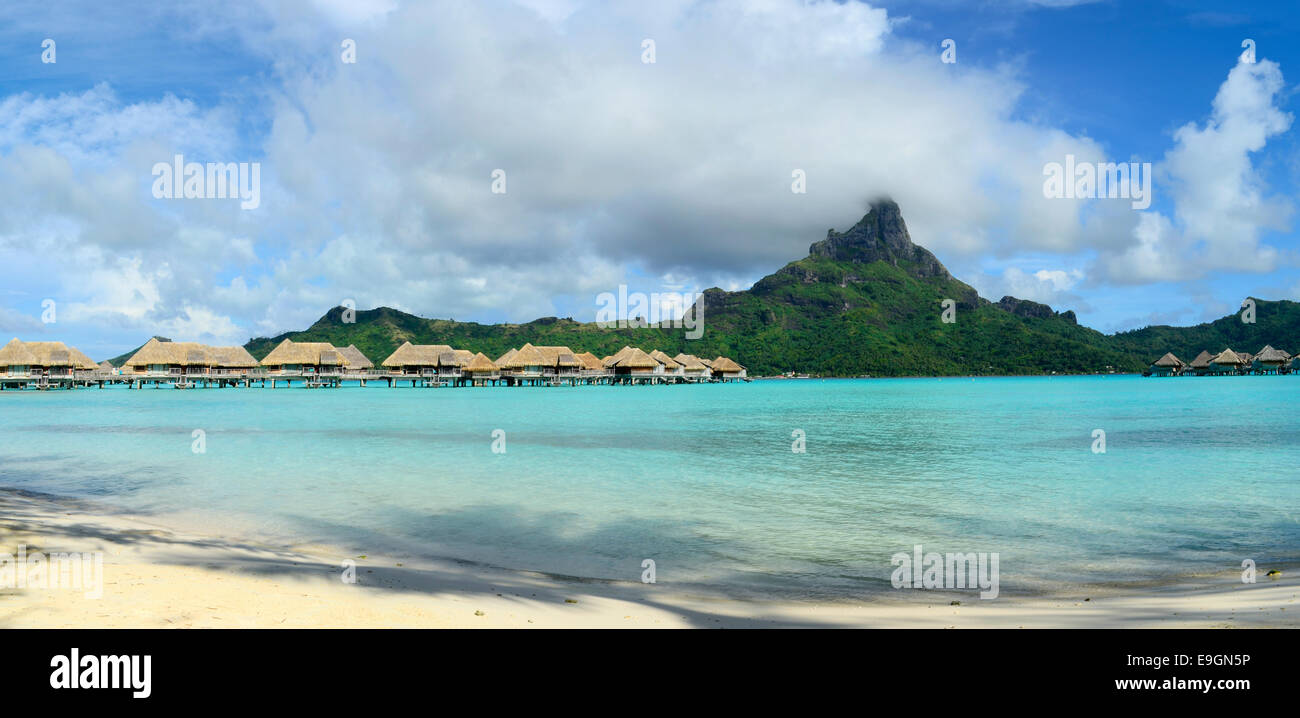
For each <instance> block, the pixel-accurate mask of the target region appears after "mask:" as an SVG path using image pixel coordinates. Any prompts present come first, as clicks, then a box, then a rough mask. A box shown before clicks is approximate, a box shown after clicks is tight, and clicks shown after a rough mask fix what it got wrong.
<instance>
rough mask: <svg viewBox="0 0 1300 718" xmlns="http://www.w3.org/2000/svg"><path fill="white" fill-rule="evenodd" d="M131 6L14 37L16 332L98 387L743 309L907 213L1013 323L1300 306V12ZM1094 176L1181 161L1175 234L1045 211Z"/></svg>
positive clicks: (5, 185)
mask: <svg viewBox="0 0 1300 718" xmlns="http://www.w3.org/2000/svg"><path fill="white" fill-rule="evenodd" d="M101 5H102V4H99V3H90V2H84V3H80V2H73V3H66V4H60V5H58V6H53V5H49V4H38V3H18V4H12V3H11V4H7V5H6V6H5V7H4V8H3V9H0V67H3V69H4V73H3V75H0V77H2V78H3V79H2V80H0V252H3V254H4V256H5V257H6V262H5V263H4V265H3V266H0V280H2V281H3V283H4V286H5V290H4V292H3V294H2V296H3V297H4V299H3V301H2V302H0V331H4V332H5V333H6V334H9V335H18V336H21V337H24V338H28V339H52V338H57V339H63V340H66V341H70V342H71V343H74V344H77V345H78V346H80V347H81V348H83V349H84V350H85V351H87V352H88V353H90V354H91V355H92V356H95V357H97V358H103V357H105V356H111V355H113V354H117V353H119V352H121V351H125V350H126V349H129V348H131V347H134V346H136V345H138V344H140V343H141V342H142V341H143V340H144V339H145V338H147V337H148V336H150V335H152V334H155V333H158V334H163V335H166V336H170V337H172V338H174V339H178V340H180V339H189V340H199V341H208V342H214V343H242V342H243V341H245V340H247V339H248V338H249V337H251V336H263V335H270V334H274V333H277V332H280V331H285V330H290V329H298V328H303V327H305V326H307V325H308V324H310V323H311V322H312V321H314V320H315V319H316V318H317V317H319V316H320V315H321V314H322V313H324V311H325V310H326V309H328V308H329V307H331V306H334V305H336V304H339V303H340V302H343V301H344V300H352V301H354V302H355V303H356V304H357V306H359V307H362V308H367V307H371V306H377V305H388V306H395V307H398V308H401V309H404V310H407V311H412V312H415V313H417V314H420V315H423V316H436V317H453V318H455V319H460V320H477V321H484V322H491V321H527V320H529V319H532V318H535V317H538V316H546V315H559V316H574V317H576V318H578V319H584V320H591V319H592V318H594V314H595V311H596V309H597V308H598V303H597V301H596V297H597V296H598V295H599V294H600V293H602V292H607V291H615V292H616V291H617V287H618V285H619V284H628V285H630V286H631V287H632V289H633V290H637V289H640V290H643V291H646V292H652V291H700V290H702V289H704V288H706V287H709V286H715V285H716V286H722V287H724V288H727V289H742V288H746V287H747V286H749V284H751V283H752V282H753V281H754V280H756V279H758V278H759V277H761V276H763V275H764V274H767V273H769V272H771V271H773V270H775V269H777V268H779V267H780V266H781V265H782V264H784V263H785V262H787V261H790V260H793V259H797V258H799V257H801V256H803V254H804V253H805V252H806V249H807V246H808V244H810V243H811V242H813V241H816V240H818V239H820V238H822V237H823V236H824V235H825V231H826V229H827V228H831V227H833V228H836V229H840V230H843V229H846V228H847V227H848V226H849V225H851V224H852V223H853V222H854V221H856V220H857V219H858V218H859V217H860V216H861V214H862V212H863V211H864V206H865V202H866V201H867V199H869V198H870V197H872V196H875V195H878V194H882V193H887V194H890V195H891V196H893V197H894V198H895V199H897V200H898V201H899V203H900V205H902V208H903V212H904V216H905V217H906V219H907V221H908V223H909V226H910V228H911V229H912V234H913V238H914V239H915V240H916V241H917V242H918V243H920V244H923V245H925V246H927V247H929V248H930V249H931V250H933V251H934V252H935V253H936V254H937V255H938V256H939V258H940V259H941V260H942V261H944V262H945V264H947V265H948V266H949V268H950V269H951V270H952V271H953V273H954V274H955V275H956V276H958V277H959V278H961V279H963V280H965V281H967V282H970V283H971V284H973V285H974V286H975V287H976V288H977V289H979V290H980V292H981V294H983V295H984V296H986V297H989V298H991V299H994V300H996V299H998V298H999V297H1000V296H1002V295H1003V294H1013V295H1015V296H1020V297H1024V298H1030V299H1035V300H1038V301H1045V302H1048V303H1050V304H1052V305H1053V306H1054V307H1056V308H1057V309H1061V310H1064V309H1073V310H1075V311H1076V312H1077V313H1078V315H1079V317H1080V320H1081V321H1082V322H1083V323H1085V324H1087V325H1089V326H1093V327H1096V328H1098V329H1102V330H1103V331H1115V330H1119V329H1127V328H1134V327H1139V326H1143V325H1146V324H1150V323H1174V324H1190V323H1196V322H1200V321H1205V320H1208V319H1212V318H1216V317H1218V316H1222V315H1224V314H1226V313H1228V312H1231V311H1233V309H1235V308H1236V307H1237V306H1238V305H1239V304H1240V302H1241V299H1242V298H1244V297H1245V296H1248V295H1254V296H1261V297H1265V298H1270V299H1276V298H1286V299H1297V298H1300V271H1297V267H1296V251H1295V250H1296V234H1295V223H1294V216H1293V205H1294V202H1295V200H1296V198H1297V188H1298V187H1300V154H1298V152H1297V144H1296V139H1295V131H1294V129H1293V127H1292V125H1293V120H1292V115H1293V114H1294V113H1295V105H1296V101H1295V96H1296V92H1295V91H1296V85H1295V82H1294V79H1293V78H1294V77H1295V76H1296V75H1297V73H1298V72H1300V70H1298V69H1297V68H1300V57H1297V55H1300V49H1297V46H1296V43H1294V42H1293V41H1288V38H1294V37H1296V36H1297V30H1300V17H1298V15H1300V13H1297V12H1296V11H1295V10H1294V9H1293V8H1292V7H1291V5H1290V4H1288V3H1249V4H1243V6H1236V5H1234V4H1228V3H1207V2H1177V3H1175V2H1162V1H1148V2H1122V1H1118V0H1116V1H1110V2H1084V3H1068V2H1031V1H1029V0H1023V1H1017V0H1008V1H1005V2H949V1H947V0H928V1H926V0H922V1H919V2H881V3H874V4H865V3H858V2H848V3H835V2H799V1H798V0H754V1H753V2H748V3H741V2H729V1H727V0H716V1H710V2H699V1H692V0H666V1H665V2H662V3H654V4H649V5H650V7H646V5H647V4H645V3H618V2H614V3H609V2H606V3H595V2H592V3H588V2H582V1H581V0H517V1H514V2H512V1H508V0H501V1H499V2H483V3H474V4H472V5H465V4H463V3H462V4H448V3H405V2H399V1H398V0H356V1H354V2H343V1H342V0H291V1H290V2H286V3H276V4H261V3H252V2H233V3H222V4H220V6H219V7H215V6H211V7H210V6H207V5H206V4H202V3H193V4H186V5H184V6H182V7H180V8H170V7H165V8H159V7H155V6H154V5H152V4H147V3H123V4H120V5H115V6H114V7H112V8H111V9H105V8H104V7H101ZM46 38H51V39H53V40H55V42H56V51H57V61H56V62H55V63H43V62H41V51H42V50H41V43H42V41H43V40H44V39H46ZM344 38H351V39H353V40H354V41H355V42H356V44H357V62H356V63H355V64H350V63H344V62H342V58H341V52H340V43H341V41H342V40H343V39H344ZM946 38H951V39H953V40H954V41H955V42H956V49H957V56H956V59H957V61H956V62H955V63H953V64H945V63H942V62H941V59H940V53H941V51H942V48H941V46H940V44H941V42H942V41H943V40H944V39H946ZM1246 38H1250V39H1252V40H1254V42H1255V47H1256V60H1257V62H1255V63H1253V64H1250V65H1247V64H1245V63H1243V62H1242V61H1241V60H1240V55H1241V53H1242V48H1241V43H1242V41H1243V40H1244V39H1246ZM645 39H653V40H654V41H655V47H656V57H655V62H653V63H647V62H644V57H643V45H642V43H643V41H644V40H645ZM177 153H180V154H183V155H184V156H185V157H186V159H187V160H188V161H197V162H257V163H259V165H260V169H261V188H260V189H261V201H260V205H259V207H258V208H256V209H254V210H241V209H240V208H239V205H238V202H237V201H229V200H222V199H195V200H167V199H158V198H155V197H153V196H152V194H151V186H152V182H153V179H154V177H153V175H152V173H151V169H152V168H153V167H154V165H155V164H156V163H158V162H165V161H169V160H170V159H171V158H172V157H173V156H174V155H175V154H177ZM1066 154H1073V155H1076V156H1078V157H1079V158H1082V159H1086V160H1087V161H1115V162H1121V161H1130V160H1131V161H1137V162H1150V163H1152V164H1153V165H1154V168H1155V178H1154V180H1153V184H1152V188H1153V196H1154V201H1153V203H1152V205H1151V206H1150V207H1149V208H1148V209H1145V210H1140V211H1139V210H1134V209H1133V208H1131V207H1130V206H1129V205H1128V204H1127V203H1125V202H1115V201H1106V200H1101V201H1095V200H1071V199H1051V198H1045V197H1043V196H1042V194H1041V186H1042V182H1043V175H1042V169H1043V167H1044V165H1045V163H1048V162H1059V161H1062V160H1063V159H1064V157H1065V155H1066ZM495 169H505V170H506V172H507V175H508V190H507V192H506V193H505V194H494V193H492V192H491V191H490V189H489V188H490V184H491V177H490V175H491V172H492V171H493V170H495ZM793 169H801V170H804V171H805V172H806V175H807V178H808V182H807V188H808V190H807V193H806V194H794V193H791V192H790V177H791V171H792V170H793ZM46 299H52V300H54V301H55V302H56V306H57V308H58V315H57V321H55V322H54V323H45V322H42V321H41V314H42V302H43V301H44V300H46Z"/></svg>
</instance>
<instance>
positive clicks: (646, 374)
mask: <svg viewBox="0 0 1300 718" xmlns="http://www.w3.org/2000/svg"><path fill="white" fill-rule="evenodd" d="M609 359H610V361H607V362H606V363H605V366H606V368H608V369H610V370H612V372H613V374H614V379H615V380H616V381H620V382H622V383H632V384H636V383H644V382H657V381H658V380H659V378H660V377H662V376H663V372H664V366H663V364H660V363H659V362H657V361H655V360H654V358H653V357H651V356H650V355H649V354H646V353H645V352H644V351H641V350H640V349H638V348H636V347H623V349H621V350H620V351H619V352H618V353H617V354H615V355H614V356H612V357H610V358H609Z"/></svg>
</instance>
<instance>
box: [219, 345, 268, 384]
mask: <svg viewBox="0 0 1300 718" xmlns="http://www.w3.org/2000/svg"><path fill="white" fill-rule="evenodd" d="M208 362H209V365H208V366H209V370H208V371H209V373H210V374H213V375H215V376H217V377H234V378H247V377H248V376H250V375H251V374H252V373H253V372H254V370H255V369H257V360H256V359H254V358H253V355H252V354H249V353H248V350H247V349H245V348H243V347H241V346H228V347H208Z"/></svg>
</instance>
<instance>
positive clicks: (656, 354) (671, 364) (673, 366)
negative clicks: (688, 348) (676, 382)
mask: <svg viewBox="0 0 1300 718" xmlns="http://www.w3.org/2000/svg"><path fill="white" fill-rule="evenodd" d="M650 358H651V359H654V360H655V361H657V362H659V363H660V364H663V365H664V370H665V371H677V370H678V369H680V368H681V366H682V365H681V364H680V363H678V362H677V361H676V360H675V359H673V358H672V357H670V356H668V355H667V354H665V353H663V352H661V351H659V350H658V349H655V350H654V351H652V352H650Z"/></svg>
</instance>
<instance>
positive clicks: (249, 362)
mask: <svg viewBox="0 0 1300 718" xmlns="http://www.w3.org/2000/svg"><path fill="white" fill-rule="evenodd" d="M150 364H168V365H177V366H204V367H209V366H212V367H224V368H230V369H251V368H253V367H255V366H257V360H256V359H254V358H253V355H252V354H249V353H248V350H247V349H245V348H243V347H240V346H232V347H214V346H208V345H207V344H199V343H198V342H163V341H158V339H157V338H156V337H155V338H153V339H150V340H149V341H147V342H145V345H144V346H142V347H140V349H139V350H138V351H137V352H136V353H135V354H132V355H131V358H130V359H127V360H126V363H124V364H123V366H128V367H141V366H149V365H150Z"/></svg>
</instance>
